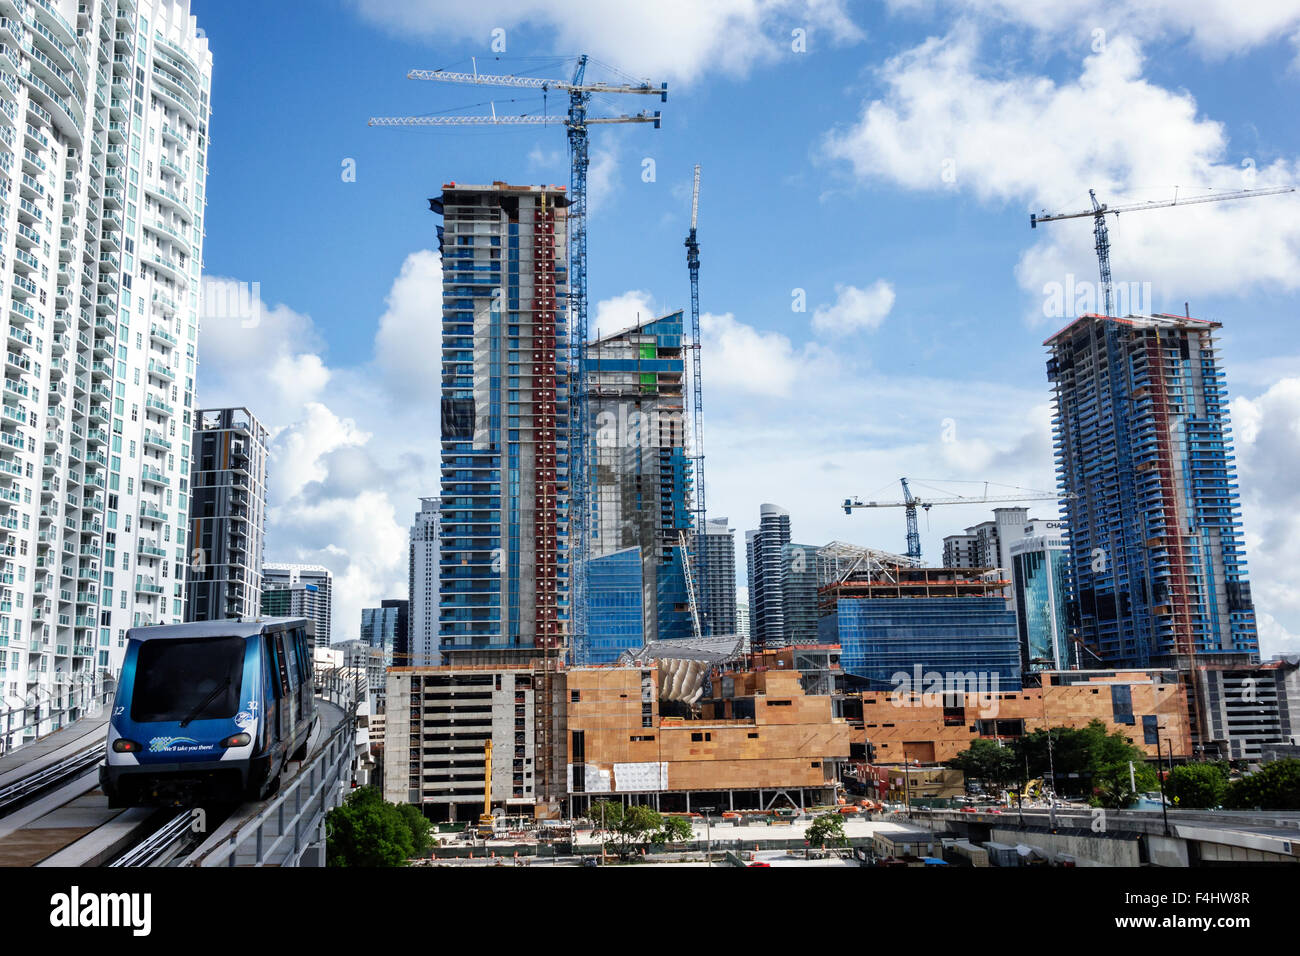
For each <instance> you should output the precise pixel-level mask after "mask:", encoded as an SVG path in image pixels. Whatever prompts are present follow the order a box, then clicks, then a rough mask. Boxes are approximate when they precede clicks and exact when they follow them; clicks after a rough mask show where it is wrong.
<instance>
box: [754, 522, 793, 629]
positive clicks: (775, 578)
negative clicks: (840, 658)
mask: <svg viewBox="0 0 1300 956" xmlns="http://www.w3.org/2000/svg"><path fill="white" fill-rule="evenodd" d="M789 543H790V512H788V511H786V510H785V509H784V508H782V507H780V506H779V505H770V504H765V505H762V506H761V507H760V508H759V521H758V529H757V530H755V531H746V532H745V565H746V569H747V571H748V576H749V641H750V646H751V647H752V648H754V649H755V650H761V649H762V648H764V647H780V646H781V645H782V644H783V643H784V642H785V618H784V615H783V614H782V602H781V546H782V545H784V544H789Z"/></svg>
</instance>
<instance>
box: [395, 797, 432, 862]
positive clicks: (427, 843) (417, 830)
mask: <svg viewBox="0 0 1300 956" xmlns="http://www.w3.org/2000/svg"><path fill="white" fill-rule="evenodd" d="M397 812H398V813H400V814H401V815H402V819H403V820H404V821H405V822H406V826H407V827H408V828H409V829H410V831H411V847H412V852H411V856H424V855H425V854H426V853H428V852H429V847H431V846H433V837H432V835H431V831H432V829H433V827H431V826H430V825H429V820H428V818H427V817H425V815H424V814H423V813H422V812H420V808H419V807H417V806H416V805H415V804H413V803H399V804H397Z"/></svg>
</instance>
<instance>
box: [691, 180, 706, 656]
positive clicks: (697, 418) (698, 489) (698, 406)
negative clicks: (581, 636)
mask: <svg viewBox="0 0 1300 956" xmlns="http://www.w3.org/2000/svg"><path fill="white" fill-rule="evenodd" d="M699 213H700V167H699V164H696V166H695V185H694V187H693V188H692V189H691V231H690V232H689V233H687V235H686V268H687V269H688V270H689V271H690V274H691V346H690V348H691V429H692V437H693V439H694V446H693V448H692V456H691V470H692V472H693V475H694V479H695V508H694V512H695V554H696V562H695V564H696V568H697V570H698V571H699V576H700V595H701V597H703V596H704V594H705V589H706V587H707V585H708V573H709V571H708V562H707V555H706V554H705V553H704V535H705V533H706V532H707V530H708V529H707V528H706V527H705V523H706V521H707V520H708V518H707V513H706V510H705V502H704V385H703V380H702V378H701V377H700V351H701V349H700V345H701V339H702V335H701V332H700V244H699V242H698V241H697V239H696V226H697V225H698V222H699ZM686 573H687V585H688V586H689V584H690V566H689V564H688V565H687V570H686ZM691 603H692V612H694V599H693V598H692V602H691ZM710 630H712V627H710ZM695 633H696V634H697V635H698V634H699V633H700V622H699V615H698V613H697V614H696V620H695Z"/></svg>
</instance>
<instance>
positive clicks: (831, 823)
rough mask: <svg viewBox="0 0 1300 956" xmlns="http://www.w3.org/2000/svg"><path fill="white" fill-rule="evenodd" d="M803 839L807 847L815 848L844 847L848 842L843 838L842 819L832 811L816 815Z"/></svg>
mask: <svg viewBox="0 0 1300 956" xmlns="http://www.w3.org/2000/svg"><path fill="white" fill-rule="evenodd" d="M804 837H805V838H806V839H807V840H808V845H809V846H817V847H827V846H844V845H845V844H847V843H848V842H849V841H848V838H847V837H845V836H844V817H842V816H841V815H840V814H838V813H835V812H834V811H832V812H830V813H823V814H820V815H818V816H817V817H816V818H815V819H814V820H813V822H812V823H810V824H809V825H808V830H807V831H806V832H805V833H804Z"/></svg>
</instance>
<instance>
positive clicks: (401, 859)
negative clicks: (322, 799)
mask: <svg viewBox="0 0 1300 956" xmlns="http://www.w3.org/2000/svg"><path fill="white" fill-rule="evenodd" d="M417 812H418V811H417ZM426 836H427V834H426ZM414 852H415V845H414V841H413V839H412V836H411V827H410V825H409V824H408V823H407V820H406V817H405V816H404V815H403V814H402V812H401V811H399V810H398V808H397V807H395V806H394V805H393V804H391V803H388V802H387V801H385V800H384V798H383V795H382V794H381V793H380V792H379V791H378V790H377V789H376V788H374V787H361V788H359V789H357V790H354V791H352V793H350V794H348V797H347V799H346V800H344V801H343V804H342V806H338V807H335V808H334V809H333V810H331V811H330V812H329V814H328V815H327V816H326V817H325V862H326V865H327V866H365V867H371V866H405V865H406V861H407V860H408V859H410V858H411V856H412V855H413V854H414Z"/></svg>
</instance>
